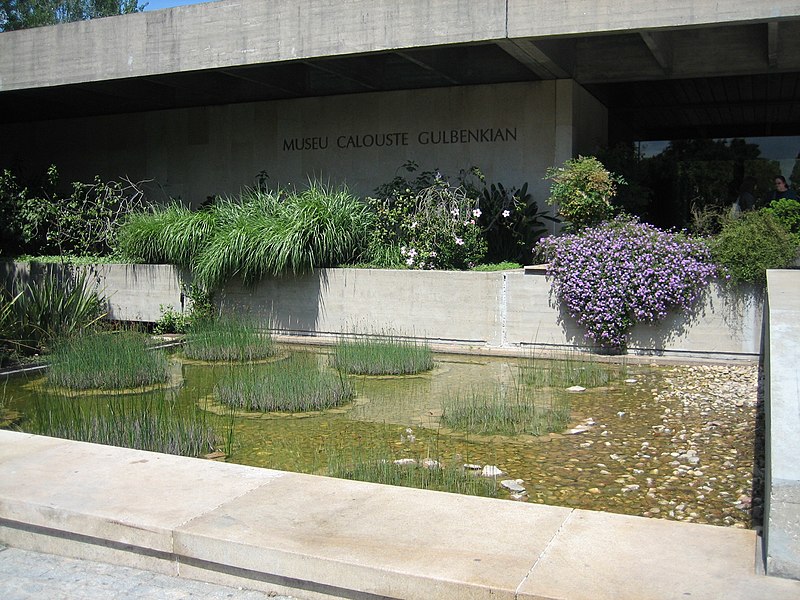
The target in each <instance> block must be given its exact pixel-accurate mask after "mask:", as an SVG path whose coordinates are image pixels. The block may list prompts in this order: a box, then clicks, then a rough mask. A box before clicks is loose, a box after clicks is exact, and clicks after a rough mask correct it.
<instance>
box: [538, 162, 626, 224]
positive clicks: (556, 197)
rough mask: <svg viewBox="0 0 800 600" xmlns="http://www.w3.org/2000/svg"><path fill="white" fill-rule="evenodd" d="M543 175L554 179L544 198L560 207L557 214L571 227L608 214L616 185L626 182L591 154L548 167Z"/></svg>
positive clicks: (599, 219)
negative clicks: (560, 165)
mask: <svg viewBox="0 0 800 600" xmlns="http://www.w3.org/2000/svg"><path fill="white" fill-rule="evenodd" d="M545 178H546V179H550V180H552V182H553V183H552V184H551V185H550V198H549V199H548V200H547V202H548V203H549V204H551V205H556V206H558V207H559V208H558V210H559V215H560V216H561V217H563V218H564V220H566V221H567V222H568V224H569V226H570V227H571V228H572V229H574V230H579V229H582V228H584V227H591V226H593V225H597V224H598V223H600V222H601V221H604V220H606V219H609V218H611V217H612V216H613V215H614V206H613V205H612V204H611V200H612V199H613V198H614V195H615V194H616V191H617V186H618V185H620V184H624V183H625V181H624V180H623V179H622V178H621V177H618V176H616V175H614V174H613V173H610V172H609V171H607V170H606V168H605V167H604V166H603V164H602V163H601V162H600V161H599V160H597V159H596V158H594V157H593V156H579V157H578V158H571V159H569V160H568V161H566V162H565V163H564V166H563V167H558V168H549V169H547V172H546V176H545Z"/></svg>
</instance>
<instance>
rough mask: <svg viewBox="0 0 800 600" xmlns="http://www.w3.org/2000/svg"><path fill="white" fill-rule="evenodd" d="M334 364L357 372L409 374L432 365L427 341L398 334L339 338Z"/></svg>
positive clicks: (432, 361) (424, 369)
mask: <svg viewBox="0 0 800 600" xmlns="http://www.w3.org/2000/svg"><path fill="white" fill-rule="evenodd" d="M333 366H334V367H335V368H337V369H340V370H342V371H344V372H346V373H353V374H358V375H410V374H414V373H421V372H422V371H429V370H431V369H432V368H433V366H434V360H433V351H432V350H431V349H430V347H429V346H428V345H427V344H421V343H419V342H417V341H416V340H409V339H403V338H399V337H397V336H384V337H376V336H367V337H363V338H358V339H341V340H339V342H338V343H337V344H336V346H335V348H334V351H333Z"/></svg>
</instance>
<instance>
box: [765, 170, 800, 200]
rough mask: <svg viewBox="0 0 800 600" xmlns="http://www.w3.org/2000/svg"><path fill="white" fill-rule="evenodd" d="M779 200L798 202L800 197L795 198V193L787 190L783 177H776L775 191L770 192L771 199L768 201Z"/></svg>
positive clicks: (789, 189)
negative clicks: (785, 199) (786, 199)
mask: <svg viewBox="0 0 800 600" xmlns="http://www.w3.org/2000/svg"><path fill="white" fill-rule="evenodd" d="M781 198H788V199H790V200H800V197H798V196H797V192H795V191H794V190H793V189H791V188H789V186H788V185H787V184H786V177H784V176H783V175H776V176H775V191H774V192H772V197H771V198H770V200H780V199H781Z"/></svg>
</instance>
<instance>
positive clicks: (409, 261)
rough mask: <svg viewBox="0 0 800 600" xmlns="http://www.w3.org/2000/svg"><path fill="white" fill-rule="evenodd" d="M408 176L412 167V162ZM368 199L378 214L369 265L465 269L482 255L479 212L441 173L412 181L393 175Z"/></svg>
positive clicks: (464, 189)
mask: <svg viewBox="0 0 800 600" xmlns="http://www.w3.org/2000/svg"><path fill="white" fill-rule="evenodd" d="M406 168H407V169H408V170H409V172H413V171H414V170H415V169H416V165H414V164H413V163H410V164H409V165H408V166H406ZM377 196H378V198H371V199H369V203H370V206H371V207H372V209H373V210H374V211H375V213H376V219H375V222H376V227H375V231H374V234H373V239H372V241H371V243H370V255H371V258H372V260H373V261H375V262H378V263H379V264H381V263H382V264H383V265H384V266H405V267H407V268H409V269H465V268H469V267H472V266H474V265H476V264H477V263H479V262H480V261H481V260H482V259H483V257H484V256H485V254H486V240H485V238H484V236H483V232H482V230H481V227H480V225H479V223H478V220H479V219H480V217H481V214H482V211H481V209H480V208H479V207H478V202H477V199H476V198H475V197H474V195H473V194H471V193H470V189H469V188H468V186H465V185H463V178H462V179H461V180H460V181H459V183H458V184H457V185H452V184H451V183H450V182H449V181H447V180H446V178H445V177H443V176H442V175H441V174H440V173H439V172H431V171H426V172H423V173H421V174H420V175H419V176H417V177H416V178H415V179H414V180H412V181H408V180H406V179H405V178H402V177H396V178H395V179H394V180H393V181H392V182H390V183H388V184H386V185H384V186H381V188H379V189H378V190H377Z"/></svg>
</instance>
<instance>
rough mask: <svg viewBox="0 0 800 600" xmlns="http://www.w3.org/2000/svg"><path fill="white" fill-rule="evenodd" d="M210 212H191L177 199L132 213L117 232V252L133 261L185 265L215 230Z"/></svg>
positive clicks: (192, 258)
mask: <svg viewBox="0 0 800 600" xmlns="http://www.w3.org/2000/svg"><path fill="white" fill-rule="evenodd" d="M216 223H217V215H216V213H215V212H213V211H209V210H200V211H196V212H195V211H192V210H190V209H189V208H186V207H185V206H182V205H181V204H178V203H177V202H174V203H172V204H168V205H166V206H162V207H154V208H152V209H151V210H148V211H139V212H135V213H132V214H131V215H129V216H128V218H127V219H126V220H125V221H124V222H123V224H122V226H121V227H120V229H119V231H118V233H117V253H118V254H120V256H121V257H122V258H123V259H125V260H129V261H132V262H146V263H156V264H157V263H170V264H175V265H180V266H184V267H188V266H190V265H191V264H192V262H193V260H194V259H195V257H196V256H197V254H198V253H199V252H200V249H201V248H202V247H203V246H204V245H205V244H206V243H207V242H208V240H209V239H210V237H211V235H212V233H213V232H214V230H215V226H216Z"/></svg>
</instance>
